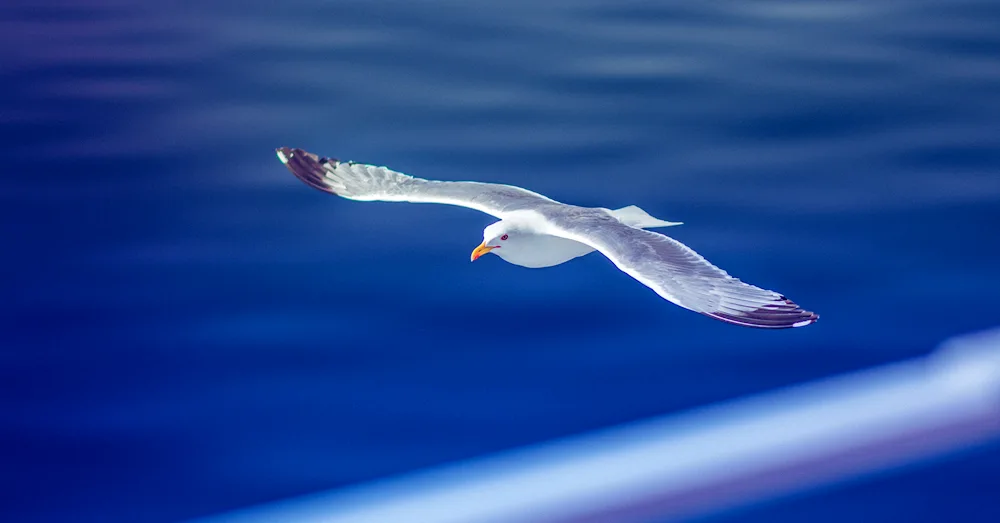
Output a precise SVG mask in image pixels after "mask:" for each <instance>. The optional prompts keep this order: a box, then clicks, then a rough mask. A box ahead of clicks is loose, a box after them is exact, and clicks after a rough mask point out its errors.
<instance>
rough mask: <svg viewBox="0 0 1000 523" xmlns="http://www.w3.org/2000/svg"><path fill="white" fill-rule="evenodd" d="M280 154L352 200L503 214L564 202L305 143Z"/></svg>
mask: <svg viewBox="0 0 1000 523" xmlns="http://www.w3.org/2000/svg"><path fill="white" fill-rule="evenodd" d="M276 152H277V154H278V159H279V160H281V161H282V163H284V164H285V166H286V167H288V170H289V171H291V172H292V174H294V175H295V176H296V177H298V179H300V180H302V181H303V182H305V183H306V184H307V185H309V186H311V187H314V188H316V189H319V190H321V191H324V192H328V193H331V194H336V195H338V196H343V197H344V198H348V199H351V200H361V201H385V202H411V203H442V204H447V205H458V206H461V207H469V208H471V209H476V210H478V211H482V212H485V213H487V214H492V215H493V216H496V217H497V218H503V215H504V214H505V213H508V212H510V211H516V210H519V209H534V208H538V207H539V206H540V205H542V206H544V205H545V204H553V205H561V204H559V203H558V202H556V201H554V200H552V199H550V198H547V197H545V196H542V195H541V194H538V193H535V192H531V191H529V190H527V189H522V188H520V187H515V186H513V185H501V184H496V183H481V182H443V181H436V180H425V179H423V178H416V177H413V176H410V175H408V174H403V173H399V172H396V171H393V170H391V169H388V168H386V167H379V166H375V165H367V164H363V163H356V162H342V161H339V160H336V159H332V158H321V157H319V156H317V155H315V154H313V153H310V152H306V151H303V150H302V149H293V148H290V147H281V148H279V149H277V151H276Z"/></svg>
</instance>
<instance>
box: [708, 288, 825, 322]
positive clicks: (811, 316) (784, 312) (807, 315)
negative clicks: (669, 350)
mask: <svg viewBox="0 0 1000 523" xmlns="http://www.w3.org/2000/svg"><path fill="white" fill-rule="evenodd" d="M781 301H782V302H783V303H774V304H770V305H765V306H763V307H760V308H759V309H756V310H753V311H750V312H743V313H739V314H730V313H727V312H706V313H704V314H705V315H706V316H709V317H712V318H715V319H717V320H722V321H724V322H726V323H732V324H735V325H742V326H744V327H755V328H758V329H791V328H798V327H805V326H807V325H812V324H813V323H816V322H817V321H819V314H816V313H815V312H810V311H807V310H804V309H802V308H801V307H799V306H798V305H796V304H795V303H794V302H792V301H791V300H789V299H788V298H785V297H784V296H782V297H781Z"/></svg>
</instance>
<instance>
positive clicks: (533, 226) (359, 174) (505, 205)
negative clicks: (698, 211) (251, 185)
mask: <svg viewBox="0 0 1000 523" xmlns="http://www.w3.org/2000/svg"><path fill="white" fill-rule="evenodd" d="M276 153H277V155H278V159H279V160H281V163H283V164H285V166H286V167H287V168H288V170H290V171H291V172H292V174H294V175H295V176H296V177H297V178H298V179H300V180H302V181H303V182H305V184H306V185H309V186H310V187H314V188H316V189H319V190H320V191H323V192H326V193H330V194H336V195H337V196H341V197H344V198H347V199H350V200H358V201H383V202H411V203H440V204H446V205H457V206H461V207H468V208H471V209H476V210H478V211H482V212H484V213H487V214H490V215H492V216H494V217H496V218H499V219H500V221H498V222H495V223H492V224H490V225H489V226H487V227H486V229H485V230H483V242H482V243H481V244H479V246H478V247H476V248H475V249H474V250H473V251H472V256H471V258H472V261H476V260H477V259H479V258H480V257H481V256H483V255H484V254H495V255H497V256H499V257H500V258H502V259H503V260H504V261H506V262H508V263H513V264H514V265H520V266H522V267H529V268H541V267H551V266H553V265H559V264H561V263H565V262H567V261H569V260H572V259H574V258H578V257H580V256H583V255H585V254H589V253H591V252H594V251H598V252H600V253H601V254H603V255H604V256H606V257H607V258H608V259H609V260H611V261H612V263H614V264H615V265H616V266H617V267H618V268H619V269H620V270H621V271H623V272H625V273H626V274H628V275H629V276H631V277H633V278H635V279H636V280H638V281H639V282H640V283H642V284H643V285H645V286H647V287H649V288H650V289H652V290H653V291H655V292H656V293H657V294H658V295H660V297H662V298H663V299H665V300H667V301H669V302H671V303H674V304H676V305H679V306H681V307H683V308H685V309H688V310H692V311H694V312H698V313H701V314H704V315H706V316H709V317H712V318H715V319H717V320H722V321H724V322H728V323H733V324H736V325H743V326H746V327H757V328H763V329H784V328H789V327H804V326H806V325H810V324H812V323H815V322H816V320H818V319H819V316H818V315H817V314H814V313H812V312H809V311H806V310H803V309H802V308H800V307H799V306H798V305H796V304H795V303H793V302H792V301H791V300H789V299H788V298H786V297H785V296H784V295H782V294H779V293H777V292H774V291H769V290H766V289H762V288H760V287H755V286H753V285H749V284H747V283H744V282H742V281H740V280H739V279H737V278H734V277H732V276H730V275H729V274H728V273H726V271H724V270H722V269H720V268H718V267H716V266H715V265H712V264H711V263H709V262H708V260H706V259H705V258H703V257H702V256H701V255H699V254H698V253H696V252H695V251H693V250H692V249H690V248H689V247H688V246H686V245H684V244H683V243H681V242H679V241H677V240H675V239H673V238H670V237H668V236H665V235H663V234H660V233H657V232H652V231H649V230H647V229H651V228H658V227H671V226H675V225H680V222H668V221H664V220H660V219H657V218H654V217H652V216H650V215H649V214H648V213H646V212H645V211H643V210H642V209H640V208H639V207H636V206H634V205H631V206H628V207H624V208H621V209H616V210H611V209H605V208H601V207H578V206H576V205H568V204H565V203H560V202H557V201H555V200H553V199H551V198H548V197H546V196H542V195H541V194H538V193H536V192H532V191H529V190H527V189H522V188H521V187H516V186H513V185H502V184H495V183H482V182H446V181H436V180H426V179H423V178H416V177H414V176H410V175H407V174H403V173H400V172H396V171H393V170H391V169H389V168H387V167H380V166H376V165H368V164H364V163H358V162H350V161H346V162H345V161H340V160H337V159H334V158H326V157H320V156H318V155H316V154H313V153H310V152H307V151H304V150H302V149H296V148H291V147H280V148H278V149H276Z"/></svg>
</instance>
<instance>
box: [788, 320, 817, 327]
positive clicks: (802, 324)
mask: <svg viewBox="0 0 1000 523" xmlns="http://www.w3.org/2000/svg"><path fill="white" fill-rule="evenodd" d="M814 321H816V320H813V319H809V320H802V321H797V322H795V323H793V324H792V327H805V326H806V325H811V324H812V323H813V322H814Z"/></svg>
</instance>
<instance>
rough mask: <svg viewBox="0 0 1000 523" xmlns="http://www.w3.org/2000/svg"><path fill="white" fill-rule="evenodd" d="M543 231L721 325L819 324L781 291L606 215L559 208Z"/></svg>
mask: <svg viewBox="0 0 1000 523" xmlns="http://www.w3.org/2000/svg"><path fill="white" fill-rule="evenodd" d="M543 230H544V232H546V233H548V234H552V235H553V236H559V237H562V238H567V239H570V240H575V241H578V242H580V243H583V244H585V245H589V246H591V247H593V248H594V249H597V250H598V251H600V252H601V254H604V255H605V256H607V257H608V259H610V260H611V261H612V262H614V264H615V265H617V266H618V268H619V269H621V270H622V271H623V272H625V273H626V274H628V275H629V276H632V277H633V278H635V279H637V280H639V281H640V282H642V283H643V284H644V285H646V286H647V287H649V288H651V289H653V290H654V291H656V293H657V294H659V295H660V296H661V297H663V298H664V299H666V300H668V301H671V302H673V303H676V304H677V305H680V306H681V307H684V308H685V309H689V310H692V311H695V312H700V313H702V314H704V315H706V316H711V317H712V318H715V319H717V320H722V321H725V322H728V323H735V324H737V325H743V326H746V327H758V328H765V329H784V328H788V327H803V326H805V325H809V324H811V323H814V322H815V321H816V320H817V319H819V316H817V315H816V314H814V313H812V312H809V311H807V310H804V309H802V308H801V307H799V306H798V305H796V304H795V303H793V302H792V301H791V300H789V299H788V298H786V297H784V296H783V295H781V294H779V293H777V292H774V291H769V290H767V289H762V288H760V287H756V286H753V285H750V284H748V283H744V282H742V281H740V280H739V279H737V278H734V277H732V276H730V275H729V274H727V273H726V271H724V270H722V269H720V268H718V267H716V266H715V265H712V264H711V263H709V261H708V260H706V259H705V258H703V257H702V256H701V255H700V254H698V253H697V252H695V251H693V250H692V249H691V248H689V247H688V246H686V245H684V244H683V243H681V242H679V241H677V240H675V239H673V238H670V237H668V236H664V235H662V234H659V233H656V232H653V231H646V230H643V229H638V228H635V227H631V226H629V225H625V224H623V223H621V222H620V221H618V220H617V219H615V218H614V217H613V216H612V215H611V214H610V213H608V212H605V211H600V210H597V209H580V208H564V209H558V210H557V211H556V212H549V213H547V214H546V216H545V226H544V229H543Z"/></svg>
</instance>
